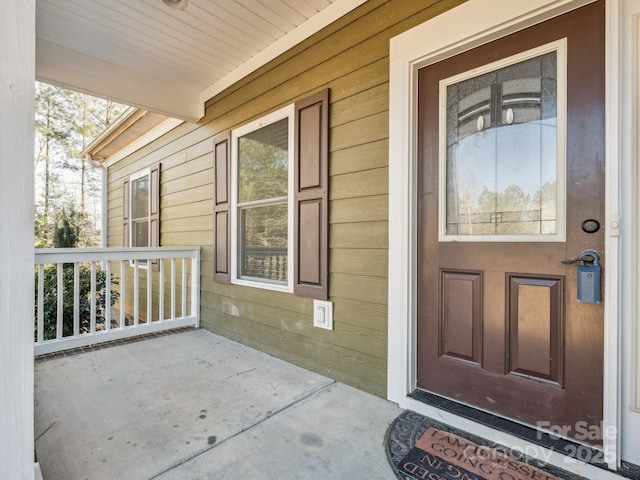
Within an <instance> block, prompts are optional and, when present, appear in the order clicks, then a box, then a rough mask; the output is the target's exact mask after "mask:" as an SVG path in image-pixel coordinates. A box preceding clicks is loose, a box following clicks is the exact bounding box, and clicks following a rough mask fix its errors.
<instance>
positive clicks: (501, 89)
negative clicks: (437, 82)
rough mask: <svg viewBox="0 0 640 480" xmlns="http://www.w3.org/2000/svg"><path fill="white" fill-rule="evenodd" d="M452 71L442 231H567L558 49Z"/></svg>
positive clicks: (444, 93) (444, 91) (447, 91)
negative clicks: (473, 71) (473, 70)
mask: <svg viewBox="0 0 640 480" xmlns="http://www.w3.org/2000/svg"><path fill="white" fill-rule="evenodd" d="M503 65H504V64H503ZM461 77H463V78H462V79H460V78H461ZM455 79H459V81H455ZM455 79H453V80H454V81H451V79H450V80H449V81H448V80H445V81H443V84H442V85H443V86H444V88H442V87H441V99H440V101H441V103H444V106H445V108H446V114H445V119H444V120H445V125H444V126H445V129H446V130H445V132H444V138H443V141H445V142H446V150H445V152H443V153H444V154H445V155H446V162H444V164H443V167H445V168H446V172H444V174H445V177H446V197H445V208H444V212H443V214H444V215H445V216H446V220H445V222H444V223H445V225H444V234H445V239H446V237H458V238H461V239H464V237H465V236H468V237H470V236H485V237H486V238H488V236H496V237H498V236H508V235H511V236H523V235H528V236H531V235H533V236H541V237H542V236H545V235H546V236H555V237H557V236H558V235H560V234H561V233H563V232H560V227H561V224H560V223H559V221H558V215H559V210H560V208H559V207H560V206H561V205H563V204H564V203H563V202H562V201H561V197H560V196H561V194H563V193H562V192H563V191H560V190H559V189H558V180H559V177H558V172H559V171H560V170H559V168H558V167H559V162H564V160H563V159H559V158H558V154H557V152H558V53H557V52H556V51H555V50H554V51H550V52H548V53H544V54H542V55H538V56H535V57H533V58H528V59H526V60H523V61H519V62H517V63H512V64H511V65H507V66H502V67H501V68H496V69H493V70H491V71H486V70H485V73H482V74H479V75H476V76H473V77H469V76H467V77H466V78H464V76H457V77H455ZM443 97H444V98H443ZM562 168H564V167H563V165H562ZM441 174H442V173H441ZM562 188H563V187H562Z"/></svg>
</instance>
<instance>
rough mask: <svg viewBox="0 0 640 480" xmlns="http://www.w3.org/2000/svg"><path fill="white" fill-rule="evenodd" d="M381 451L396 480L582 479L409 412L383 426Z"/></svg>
mask: <svg viewBox="0 0 640 480" xmlns="http://www.w3.org/2000/svg"><path fill="white" fill-rule="evenodd" d="M385 447H386V451H387V458H388V460H389V463H390V464H391V467H392V469H393V470H394V473H395V474H396V476H397V478H398V479H401V480H409V479H420V480H460V479H465V480H525V479H527V480H532V479H535V480H584V479H583V478H582V477H579V476H576V475H574V474H571V473H569V472H566V471H564V470H561V469H559V468H557V467H554V466H552V465H546V464H544V463H543V462H541V461H539V460H537V459H535V458H529V457H526V456H525V455H524V454H522V453H521V452H520V451H518V449H509V448H507V447H505V446H504V445H497V444H494V443H491V442H489V441H487V440H485V439H482V438H480V437H478V436H476V435H472V434H469V433H467V432H463V431H461V430H457V429H454V428H451V427H449V426H447V425H444V424H442V423H440V422H437V421H435V420H433V419H431V418H428V417H425V416H423V415H420V414H418V413H415V412H411V411H405V412H403V413H402V414H401V415H400V416H399V417H398V418H396V420H394V422H392V424H391V425H390V426H389V429H388V430H387V434H386V436H385Z"/></svg>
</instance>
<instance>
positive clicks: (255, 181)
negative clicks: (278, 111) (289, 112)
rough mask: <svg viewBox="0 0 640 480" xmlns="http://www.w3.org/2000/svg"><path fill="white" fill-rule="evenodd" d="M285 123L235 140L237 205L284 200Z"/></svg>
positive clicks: (286, 176) (267, 127)
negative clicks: (236, 154)
mask: <svg viewBox="0 0 640 480" xmlns="http://www.w3.org/2000/svg"><path fill="white" fill-rule="evenodd" d="M288 125H289V124H288V120H287V119H286V118H285V119H282V120H280V121H278V122H275V123H272V124H271V125H267V126H266V127H262V128H260V129H258V130H255V131H253V132H251V133H248V134H247V135H244V136H242V137H240V138H239V139H238V202H239V203H243V202H250V201H253V200H264V199H267V198H278V197H285V196H286V195H287V187H288V174H287V169H288V155H289V153H288V138H289V126H288Z"/></svg>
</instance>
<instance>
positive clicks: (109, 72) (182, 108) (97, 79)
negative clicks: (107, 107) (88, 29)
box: [36, 38, 204, 122]
mask: <svg viewBox="0 0 640 480" xmlns="http://www.w3.org/2000/svg"><path fill="white" fill-rule="evenodd" d="M36 79H37V80H39V81H42V82H45V83H50V84H53V85H58V86H61V87H65V88H69V89H71V90H76V91H79V92H83V93H87V94H90V95H94V96H98V97H102V98H108V99H111V100H114V101H117V102H120V103H124V104H126V105H131V106H135V107H139V108H143V109H145V110H150V111H153V112H157V113H162V114H164V115H167V116H169V117H174V118H179V119H181V120H186V121H191V122H196V121H198V120H199V119H200V118H202V116H203V115H204V102H202V101H201V96H200V93H201V92H199V91H197V90H195V89H193V88H188V87H186V86H183V85H180V84H177V83H175V82H167V81H164V80H162V79H160V78H154V77H150V76H147V75H143V74H141V73H139V72H135V71H133V70H130V69H127V68H124V67H123V66H121V65H116V64H113V63H108V62H105V61H103V60H100V59H98V58H96V57H93V56H90V55H87V54H84V53H80V52H78V51H75V50H71V49H68V48H65V47H62V46H60V45H57V44H55V43H52V42H49V41H47V40H43V39H40V38H39V39H37V41H36Z"/></svg>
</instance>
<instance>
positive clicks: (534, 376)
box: [506, 273, 565, 388]
mask: <svg viewBox="0 0 640 480" xmlns="http://www.w3.org/2000/svg"><path fill="white" fill-rule="evenodd" d="M506 285H507V299H508V302H509V309H508V324H509V332H508V339H509V340H508V341H509V362H508V363H509V368H508V371H509V372H510V373H513V374H515V375H521V376H523V377H524V378H528V379H531V380H533V381H536V380H537V381H543V382H549V383H550V384H554V385H556V386H558V387H561V388H562V387H563V363H564V349H563V341H562V340H563V332H564V323H565V309H564V291H565V286H564V277H561V276H557V277H550V276H539V275H536V276H533V275H526V274H519V273H508V274H507V281H506ZM524 340H528V343H530V345H527V344H526V343H525V341H524Z"/></svg>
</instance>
